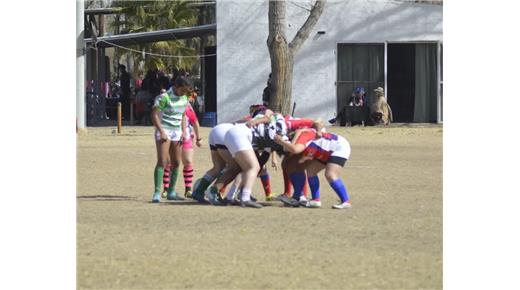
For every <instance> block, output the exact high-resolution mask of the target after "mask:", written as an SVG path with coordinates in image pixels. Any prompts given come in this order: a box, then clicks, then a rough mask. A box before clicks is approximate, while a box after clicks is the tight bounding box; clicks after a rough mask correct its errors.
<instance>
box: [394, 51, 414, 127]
mask: <svg viewBox="0 0 520 290" xmlns="http://www.w3.org/2000/svg"><path fill="white" fill-rule="evenodd" d="M387 57H388V58H387V63H388V68H387V70H388V73H387V76H388V77H387V98H388V104H390V107H391V108H392V113H393V118H394V122H413V121H414V108H415V44H408V43H406V44H404V43H399V44H396V43H395V44H392V43H391V44H388V51H387Z"/></svg>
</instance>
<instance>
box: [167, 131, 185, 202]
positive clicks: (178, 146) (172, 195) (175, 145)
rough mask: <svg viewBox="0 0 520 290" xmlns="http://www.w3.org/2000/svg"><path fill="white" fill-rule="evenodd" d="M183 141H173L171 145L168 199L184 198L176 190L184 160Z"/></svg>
mask: <svg viewBox="0 0 520 290" xmlns="http://www.w3.org/2000/svg"><path fill="white" fill-rule="evenodd" d="M181 155H182V143H181V142H180V141H172V143H171V145H170V162H171V173H170V184H169V186H168V193H167V195H166V198H167V199H168V200H184V198H183V197H181V196H180V195H178V194H177V192H175V184H176V183H177V178H178V177H179V167H180V164H181V162H182V158H181Z"/></svg>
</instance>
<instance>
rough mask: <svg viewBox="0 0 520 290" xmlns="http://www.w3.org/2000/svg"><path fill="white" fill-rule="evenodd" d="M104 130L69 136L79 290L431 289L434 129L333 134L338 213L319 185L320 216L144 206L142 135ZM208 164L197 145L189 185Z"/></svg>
mask: <svg viewBox="0 0 520 290" xmlns="http://www.w3.org/2000/svg"><path fill="white" fill-rule="evenodd" d="M112 131H113V128H93V129H89V130H88V131H87V132H82V133H80V135H79V136H78V142H77V144H78V151H77V158H78V168H77V170H78V192H77V196H78V198H77V218H78V220H77V278H78V279H77V283H78V288H80V289H87V288H91V289H99V288H104V289H129V288H132V289H137V288H139V289H144V288H146V289H150V288H168V289H171V288H177V289H179V288H199V289H200V288H241V289H244V288H248V289H251V288H269V289H271V288H299V289H302V288H304V289H316V288H319V289H325V288H328V289H330V288H336V289H337V288H348V289H374V288H379V289H381V288H384V289H418V288H422V289H424V288H427V289H440V288H442V127H439V126H425V127H408V126H396V127H390V128H374V127H366V128H359V127H356V128H333V129H332V130H331V131H332V132H335V133H339V134H341V135H343V136H345V137H346V138H347V139H348V140H349V141H350V143H351V145H352V155H351V160H349V162H348V163H347V166H346V167H345V169H344V171H343V174H342V175H343V180H344V181H345V183H346V185H347V188H348V190H349V194H350V195H351V198H352V200H353V208H352V209H350V210H346V211H335V210H332V209H330V206H331V205H332V203H334V202H336V196H335V194H334V193H333V191H332V189H331V188H330V186H329V185H328V184H327V183H326V181H325V179H324V178H323V177H320V182H321V186H322V202H323V208H321V209H304V208H295V209H293V208H284V207H281V205H280V204H279V203H277V202H273V203H272V206H269V207H265V208H263V209H259V210H257V209H250V208H247V209H243V208H239V207H226V208H222V207H213V206H210V205H198V204H194V203H181V204H178V203H171V202H164V203H161V204H151V203H149V200H150V199H151V195H152V189H153V167H154V164H155V158H156V157H155V147H154V141H153V137H152V136H153V129H152V128H151V127H124V133H123V134H121V135H115V134H113V133H112ZM208 132H209V129H208V128H203V136H207V134H208ZM204 141H205V142H207V138H205V140H204ZM209 162H210V161H209V149H208V146H207V145H204V146H203V148H200V149H197V150H196V157H195V170H196V174H195V175H196V177H200V176H201V175H202V174H203V173H204V171H205V170H207V169H208V168H209V167H210V164H209ZM271 176H272V188H273V191H274V192H275V193H279V192H281V190H282V188H283V182H282V178H281V174H279V173H273V172H271ZM182 188H183V183H182V176H180V178H179V182H178V183H177V189H179V191H181V192H183V191H182V190H181V189H182ZM255 196H257V197H260V198H262V199H263V194H262V190H261V186H260V182H257V184H256V185H255Z"/></svg>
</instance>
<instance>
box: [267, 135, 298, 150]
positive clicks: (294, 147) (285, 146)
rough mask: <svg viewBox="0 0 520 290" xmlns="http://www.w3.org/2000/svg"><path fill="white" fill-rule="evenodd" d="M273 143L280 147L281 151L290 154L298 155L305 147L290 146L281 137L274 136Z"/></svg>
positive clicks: (289, 143) (290, 144)
mask: <svg viewBox="0 0 520 290" xmlns="http://www.w3.org/2000/svg"><path fill="white" fill-rule="evenodd" d="M274 142H276V143H277V144H280V145H282V147H283V149H284V150H285V151H287V152H289V153H292V154H299V153H302V152H303V150H305V145H303V144H292V143H291V142H289V141H285V140H284V139H283V137H282V136H280V135H276V136H274Z"/></svg>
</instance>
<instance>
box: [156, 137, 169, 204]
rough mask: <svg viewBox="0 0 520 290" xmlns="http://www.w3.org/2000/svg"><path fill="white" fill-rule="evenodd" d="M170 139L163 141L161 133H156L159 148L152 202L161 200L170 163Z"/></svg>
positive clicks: (157, 148) (157, 147)
mask: <svg viewBox="0 0 520 290" xmlns="http://www.w3.org/2000/svg"><path fill="white" fill-rule="evenodd" d="M170 143H171V141H170V140H166V141H161V140H160V134H159V135H157V134H156V141H155V147H156V150H157V163H156V164H155V168H154V174H153V176H154V178H153V180H154V193H153V197H152V202H160V201H161V192H162V186H163V177H164V168H165V167H166V166H167V165H168V150H169V147H170Z"/></svg>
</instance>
